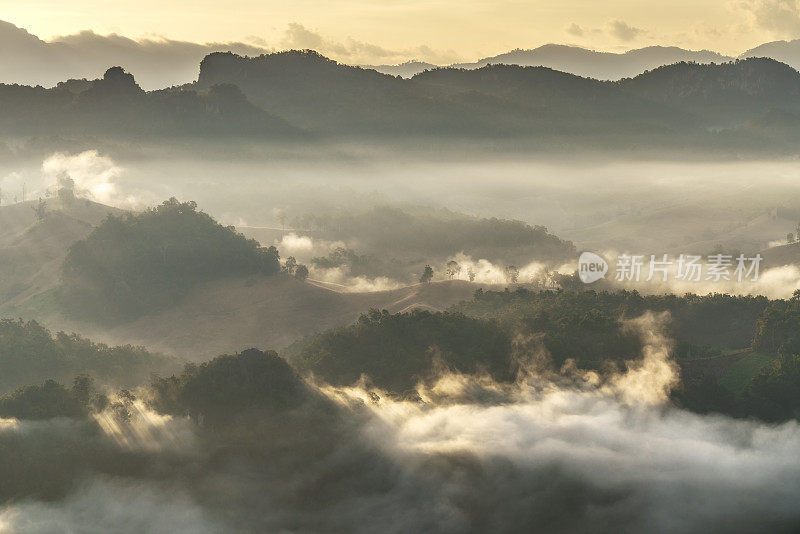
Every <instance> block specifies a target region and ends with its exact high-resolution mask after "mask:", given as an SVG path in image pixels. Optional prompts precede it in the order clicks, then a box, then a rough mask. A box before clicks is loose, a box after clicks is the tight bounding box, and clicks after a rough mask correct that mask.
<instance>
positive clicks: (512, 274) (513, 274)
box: [506, 265, 519, 284]
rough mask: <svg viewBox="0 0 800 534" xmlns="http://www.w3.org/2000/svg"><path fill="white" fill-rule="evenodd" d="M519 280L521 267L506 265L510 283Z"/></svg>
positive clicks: (507, 278)
mask: <svg viewBox="0 0 800 534" xmlns="http://www.w3.org/2000/svg"><path fill="white" fill-rule="evenodd" d="M517 280H519V269H517V267H516V266H514V265H509V266H508V267H506V281H507V282H508V283H509V284H516V283H517Z"/></svg>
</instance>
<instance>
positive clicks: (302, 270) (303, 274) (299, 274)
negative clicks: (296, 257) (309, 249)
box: [294, 265, 308, 282]
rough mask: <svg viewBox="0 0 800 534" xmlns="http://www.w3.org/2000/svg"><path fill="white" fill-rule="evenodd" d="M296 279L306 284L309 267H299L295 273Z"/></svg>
mask: <svg viewBox="0 0 800 534" xmlns="http://www.w3.org/2000/svg"><path fill="white" fill-rule="evenodd" d="M294 277H295V278H297V279H298V280H300V281H301V282H304V281H305V279H306V278H308V267H306V266H305V265H298V266H297V269H295V271H294Z"/></svg>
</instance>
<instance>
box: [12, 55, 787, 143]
mask: <svg viewBox="0 0 800 534" xmlns="http://www.w3.org/2000/svg"><path fill="white" fill-rule="evenodd" d="M770 110H774V111H775V112H778V113H789V114H798V113H800V73H798V72H797V71H796V70H794V69H792V68H791V67H789V66H788V65H785V64H783V63H780V62H778V61H775V60H772V59H766V58H749V59H744V60H736V61H733V62H727V63H721V64H699V63H692V62H680V63H674V64H671V65H667V66H663V67H658V68H656V69H653V70H650V71H647V72H644V73H642V74H639V75H637V76H635V77H633V78H624V79H622V80H619V81H616V82H611V81H600V80H596V79H592V78H586V77H581V76H577V75H574V74H569V73H565V72H561V71H557V70H554V69H551V68H548V67H522V66H517V65H504V64H497V65H487V66H484V67H480V68H477V69H463V68H437V69H433V70H429V71H426V72H423V73H420V74H418V75H416V76H414V77H413V78H411V79H403V78H400V77H395V76H390V75H386V74H381V73H379V72H376V71H374V70H370V69H364V68H360V67H353V66H349V65H343V64H340V63H337V62H336V61H333V60H331V59H329V58H326V57H324V56H322V55H320V54H318V53H316V52H314V51H311V50H302V51H297V50H294V51H288V52H279V53H274V54H265V55H261V56H257V57H245V56H239V55H236V54H232V53H213V54H209V55H208V56H206V57H205V58H204V59H203V61H202V62H201V64H200V73H199V77H198V81H197V82H196V83H194V84H187V85H185V86H182V87H176V88H171V89H164V90H159V91H151V92H147V91H144V90H143V89H142V88H141V87H139V85H138V84H137V83H136V81H135V79H134V78H133V76H132V75H131V74H129V73H127V72H125V71H124V70H123V69H121V68H119V67H114V68H111V69H109V70H108V71H107V72H106V74H105V75H104V76H103V78H101V79H97V80H68V81H66V82H63V83H59V84H58V85H57V86H56V87H55V88H52V89H45V88H42V87H30V86H18V85H14V86H10V85H0V134H3V135H4V136H5V137H6V138H22V139H30V138H32V137H43V136H61V137H62V138H66V139H92V138H98V137H102V138H103V139H104V140H105V139H107V140H114V141H120V142H126V141H136V142H141V143H149V142H154V141H155V140H161V139H164V138H185V139H190V138H193V139H206V140H213V141H215V142H230V141H235V140H252V141H259V142H260V141H269V142H281V143H284V142H295V141H303V140H306V141H307V140H310V139H313V138H317V139H323V138H325V139H340V140H358V141H359V142H361V141H364V140H369V141H370V142H372V141H374V142H385V141H388V140H391V141H392V142H397V141H400V140H402V141H403V142H405V143H410V144H414V145H419V144H420V143H423V144H425V145H426V146H433V145H431V143H435V144H436V146H446V145H448V144H452V143H453V142H462V141H463V142H475V141H479V142H481V143H486V142H489V143H492V144H506V145H508V144H509V143H511V144H520V143H521V145H519V146H525V147H527V148H536V149H539V150H550V149H558V150H565V149H575V148H591V149H598V150H607V149H620V148H622V149H625V150H628V149H632V148H644V147H649V148H664V147H668V148H671V149H677V150H681V149H686V148H690V149H692V150H695V149H701V150H702V149H704V148H708V147H714V149H715V150H717V149H722V150H728V151H729V150H735V151H737V152H738V151H741V150H758V151H761V150H765V149H766V150H771V149H776V150H778V151H785V150H794V149H793V148H791V144H790V143H789V144H785V143H779V144H778V145H776V144H775V143H774V137H775V136H774V134H773V133H772V132H771V131H770V126H769V124H770V121H761V122H760V123H758V124H756V122H757V121H758V119H759V118H760V117H762V116H763V115H764V114H765V113H767V112H768V111H770ZM773 123H775V122H774V121H773ZM775 124H777V123H775ZM722 130H726V132H725V134H724V135H717V132H720V131H722Z"/></svg>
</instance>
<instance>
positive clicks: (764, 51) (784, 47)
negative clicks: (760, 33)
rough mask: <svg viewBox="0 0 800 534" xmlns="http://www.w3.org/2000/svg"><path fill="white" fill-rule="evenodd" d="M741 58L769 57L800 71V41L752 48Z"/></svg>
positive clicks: (765, 44)
mask: <svg viewBox="0 0 800 534" xmlns="http://www.w3.org/2000/svg"><path fill="white" fill-rule="evenodd" d="M739 57H740V58H742V59H744V58H750V57H768V58H772V59H774V60H777V61H780V62H781V63H786V64H787V65H789V66H790V67H792V68H794V69H800V39H794V40H792V41H773V42H771V43H764V44H762V45H759V46H757V47H755V48H751V49H750V50H748V51H747V52H744V53H743V54H741V55H740V56H739Z"/></svg>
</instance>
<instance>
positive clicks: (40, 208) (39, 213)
mask: <svg viewBox="0 0 800 534" xmlns="http://www.w3.org/2000/svg"><path fill="white" fill-rule="evenodd" d="M33 211H34V212H36V220H37V221H39V222H41V221H43V220H44V219H45V217H47V203H46V202H45V201H44V200H42V199H41V198H40V199H39V204H38V205H37V206H36V207H35V208H33Z"/></svg>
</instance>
